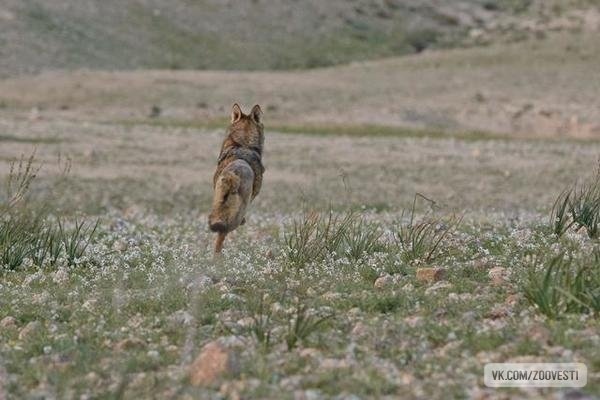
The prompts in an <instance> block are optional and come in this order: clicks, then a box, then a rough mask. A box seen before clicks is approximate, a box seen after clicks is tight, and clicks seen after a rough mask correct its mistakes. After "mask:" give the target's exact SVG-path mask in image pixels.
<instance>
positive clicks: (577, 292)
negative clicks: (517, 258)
mask: <svg viewBox="0 0 600 400" xmlns="http://www.w3.org/2000/svg"><path fill="white" fill-rule="evenodd" d="M542 260H543V261H542V262H541V263H540V261H539V258H538V257H534V258H533V262H532V263H531V265H528V277H527V281H526V285H525V287H524V291H525V296H526V297H527V299H528V300H529V301H530V302H531V303H532V304H535V306H536V307H537V308H538V309H539V310H540V312H542V313H543V314H545V315H547V316H548V317H550V318H565V316H566V315H567V314H569V313H592V314H598V313H599V312H600V267H599V264H598V262H597V261H596V260H594V259H590V258H587V259H585V260H573V259H570V258H567V256H566V255H565V254H560V255H558V256H554V257H552V258H550V259H549V260H544V259H543V258H542Z"/></svg>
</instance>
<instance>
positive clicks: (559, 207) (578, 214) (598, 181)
mask: <svg viewBox="0 0 600 400" xmlns="http://www.w3.org/2000/svg"><path fill="white" fill-rule="evenodd" d="M571 227H575V230H577V231H579V230H581V229H585V231H586V232H587V234H588V236H589V237H590V238H592V239H595V238H597V237H598V236H599V235H600V168H599V170H598V171H597V172H596V175H595V176H594V177H593V178H592V179H591V180H590V181H588V182H584V183H581V184H580V185H575V186H574V187H572V188H569V189H565V190H563V191H562V192H561V193H560V194H559V195H558V197H557V198H556V200H555V202H554V204H553V206H552V210H551V212H550V229H551V231H552V232H553V233H555V234H556V235H558V236H561V235H563V234H564V233H565V232H566V231H568V230H569V229H570V228H571Z"/></svg>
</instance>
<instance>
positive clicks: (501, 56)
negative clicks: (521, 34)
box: [0, 33, 600, 138]
mask: <svg viewBox="0 0 600 400" xmlns="http://www.w3.org/2000/svg"><path fill="white" fill-rule="evenodd" d="M599 64H600V43H599V42H598V40H597V35H595V34H587V35H585V34H575V33H573V34H572V33H554V34H549V35H548V37H547V38H545V39H531V40H527V41H523V42H519V43H510V44H492V45H489V46H486V47H476V48H469V49H453V50H438V51H428V52H426V53H423V54H420V55H414V56H404V57H397V58H390V59H385V60H377V61H368V62H360V63H358V62H357V63H353V64H350V65H342V66H335V67H328V68H319V69H313V70H308V71H250V72H228V71H133V72H132V71H117V72H104V71H80V72H52V73H51V72H48V73H44V74H41V75H39V76H36V77H17V78H11V79H5V80H2V81H0V116H5V117H11V116H13V115H14V116H17V117H18V118H21V119H23V118H24V119H32V120H37V119H54V118H58V119H69V120H85V121H90V120H94V121H106V122H110V123H118V122H128V123H144V124H146V123H151V124H160V125H165V124H173V125H179V126H182V125H186V126H215V124H216V126H219V127H222V126H223V125H224V119H225V118H226V117H227V115H228V112H229V107H230V106H231V104H233V102H240V103H242V104H243V105H244V106H245V107H249V106H252V104H254V103H260V104H261V105H262V106H263V109H264V111H265V120H266V121H268V124H267V125H268V127H269V129H271V130H275V129H286V130H288V131H289V130H295V131H298V130H300V131H306V129H309V128H311V129H312V130H315V129H314V128H318V129H317V130H318V131H324V130H326V131H332V130H334V131H337V132H340V133H346V132H347V131H346V128H348V127H350V126H354V127H358V128H355V129H353V131H357V132H363V133H378V132H379V131H380V130H379V129H376V130H373V129H361V128H360V127H364V126H366V125H375V126H387V127H390V129H391V130H392V131H394V129H398V130H402V129H403V128H404V127H409V128H418V129H427V130H434V131H438V132H439V131H450V132H471V131H483V132H493V133H502V134H507V135H515V136H527V137H529V136H532V135H535V136H543V137H559V136H571V137H580V138H597V137H598V136H599V135H600V106H599V103H598V92H599V91H600V86H599V85H600V76H599V71H598V65H599ZM153 108H156V110H160V111H159V112H151V110H152V109H153ZM151 116H152V117H153V118H151ZM11 118H12V117H11ZM327 127H329V128H327ZM324 128H327V129H324ZM392 133H393V132H392Z"/></svg>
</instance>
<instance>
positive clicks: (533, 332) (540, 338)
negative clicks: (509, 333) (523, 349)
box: [526, 324, 551, 343]
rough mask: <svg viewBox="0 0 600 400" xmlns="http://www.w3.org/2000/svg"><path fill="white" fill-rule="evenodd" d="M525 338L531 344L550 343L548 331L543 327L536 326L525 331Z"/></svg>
mask: <svg viewBox="0 0 600 400" xmlns="http://www.w3.org/2000/svg"><path fill="white" fill-rule="evenodd" d="M526 336H527V337H528V338H529V339H531V341H533V342H537V343H548V342H549V341H550V336H551V334H550V331H549V330H548V328H546V327H545V326H543V325H540V324H536V325H533V326H532V327H531V328H529V329H528V330H527V334H526Z"/></svg>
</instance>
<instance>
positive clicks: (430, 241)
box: [395, 194, 461, 263]
mask: <svg viewBox="0 0 600 400" xmlns="http://www.w3.org/2000/svg"><path fill="white" fill-rule="evenodd" d="M419 198H420V199H423V200H425V201H427V202H428V203H430V204H431V205H432V206H434V205H435V202H433V201H432V200H430V199H428V198H426V197H424V196H422V195H420V194H417V195H415V198H414V200H413V203H412V207H411V208H410V210H409V211H408V222H404V221H403V220H404V218H405V213H406V210H404V211H403V212H402V216H401V222H400V224H399V226H398V229H397V232H396V236H395V238H396V243H397V244H398V247H399V252H400V253H401V257H402V259H403V260H404V261H405V262H407V263H412V262H415V261H422V262H424V263H430V262H432V261H434V260H435V259H436V258H438V257H440V256H442V255H443V253H444V252H445V248H444V247H443V246H442V244H443V241H444V240H445V239H447V237H448V236H449V235H451V234H452V232H453V231H455V230H456V228H457V226H458V225H459V224H460V221H461V218H457V217H454V216H453V217H449V218H446V219H443V218H435V217H431V216H428V215H426V216H425V217H423V218H422V219H420V220H417V219H416V218H417V216H416V212H417V199H419Z"/></svg>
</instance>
